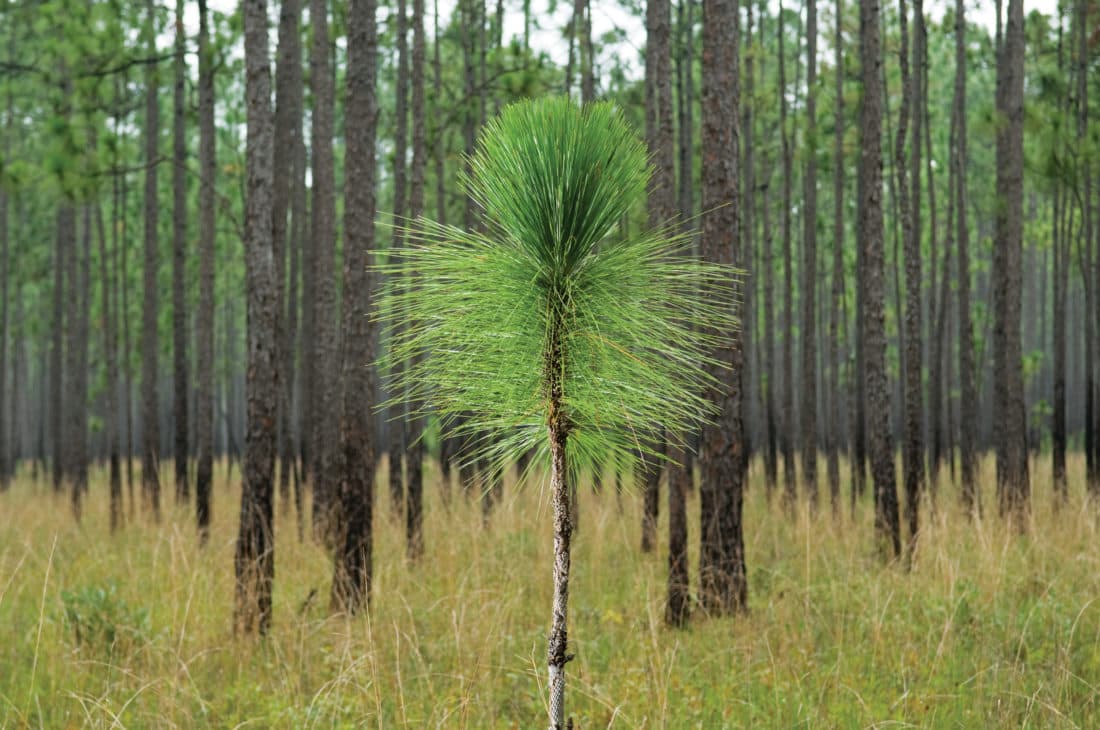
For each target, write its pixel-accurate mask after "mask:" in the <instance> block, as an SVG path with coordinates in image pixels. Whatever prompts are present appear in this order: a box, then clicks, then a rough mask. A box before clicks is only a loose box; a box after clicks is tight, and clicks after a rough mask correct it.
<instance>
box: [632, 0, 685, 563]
mask: <svg viewBox="0 0 1100 730" xmlns="http://www.w3.org/2000/svg"><path fill="white" fill-rule="evenodd" d="M671 41H672V9H671V6H670V4H669V2H668V0H649V1H648V3H647V5H646V54H645V57H646V90H647V93H646V142H647V144H648V146H649V150H650V154H651V155H653V176H652V177H651V178H650V181H649V191H648V193H649V194H648V198H647V202H646V208H647V211H648V217H649V226H650V227H651V228H656V227H658V226H661V225H664V224H665V223H667V222H668V221H670V220H671V219H672V218H673V217H674V216H675V210H676V179H675V174H676V172H675V170H676V168H675V165H676V163H675V152H674V151H673V141H672V140H673V136H672V134H673V132H672V68H671V50H672V49H671ZM651 447H652V448H653V450H654V451H655V452H657V453H661V452H663V451H664V445H663V443H661V439H660V438H658V439H657V441H655V442H654V443H653V444H651ZM661 471H662V469H661V462H660V460H659V458H657V457H654V456H651V455H643V456H642V458H641V461H640V462H639V469H638V475H639V477H640V478H641V482H642V484H643V485H644V487H643V489H644V497H645V499H644V509H643V510H642V551H643V552H649V551H651V550H653V549H654V547H655V546H656V537H657V516H658V512H659V509H660V483H661Z"/></svg>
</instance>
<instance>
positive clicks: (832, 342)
mask: <svg viewBox="0 0 1100 730" xmlns="http://www.w3.org/2000/svg"><path fill="white" fill-rule="evenodd" d="M843 21H844V4H843V0H836V29H835V31H834V34H833V52H834V54H835V56H834V62H833V63H834V66H835V67H836V69H835V70H836V93H835V98H834V99H833V112H834V122H833V285H832V290H831V291H830V294H829V360H828V362H829V370H830V379H829V390H830V393H829V402H830V404H831V408H830V409H829V414H828V420H829V423H830V428H829V436H828V439H827V443H826V448H827V449H828V464H827V467H826V468H827V471H828V475H829V503H830V504H831V505H832V509H833V517H838V516H839V515H840V446H841V438H842V436H841V434H842V429H841V416H840V399H841V393H842V392H843V391H842V390H841V379H840V368H841V352H842V348H841V342H840V300H841V298H842V297H843V296H844V34H843Z"/></svg>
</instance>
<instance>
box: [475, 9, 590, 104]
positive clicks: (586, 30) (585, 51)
mask: <svg viewBox="0 0 1100 730" xmlns="http://www.w3.org/2000/svg"><path fill="white" fill-rule="evenodd" d="M500 1H501V0H497V8H498V10H499V8H500ZM578 1H579V2H583V3H584V21H583V23H582V25H581V103H583V104H588V103H589V102H592V101H595V100H596V56H595V53H594V52H593V49H592V0H578ZM498 45H499V38H498Z"/></svg>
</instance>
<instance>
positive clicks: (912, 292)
mask: <svg viewBox="0 0 1100 730" xmlns="http://www.w3.org/2000/svg"><path fill="white" fill-rule="evenodd" d="M916 2H917V3H918V4H917V5H916V6H915V13H914V14H916V13H919V12H920V10H919V7H920V6H919V2H920V0H916ZM907 14H908V10H907V9H906V3H905V0H898V18H899V21H900V26H901V28H900V38H901V46H900V48H899V51H898V60H899V62H900V65H901V84H902V97H901V109H900V110H899V112H898V128H897V137H895V142H894V164H895V169H896V171H897V181H898V182H897V185H898V208H899V210H900V213H901V228H902V236H903V240H904V245H905V355H904V356H905V372H904V375H905V390H904V396H905V397H904V399H903V403H904V407H905V451H904V456H905V458H904V462H905V512H906V517H907V520H908V523H909V548H910V550H912V548H913V547H914V546H915V545H916V540H917V531H918V529H919V514H920V493H921V484H922V483H923V481H924V449H923V428H922V426H921V411H922V408H921V278H920V277H921V260H920V227H919V223H918V221H919V220H920V139H921V138H920V109H919V106H918V105H916V104H914V97H916V93H914V92H915V91H916V89H917V81H916V77H915V76H914V75H913V74H911V73H910V70H909V27H908V18H907ZM914 52H915V49H914ZM910 124H912V126H911V127H910ZM910 131H911V132H912V138H911V140H910V145H909V159H908V160H907V159H906V156H905V141H906V136H907V135H908V134H909V133H910ZM907 162H908V165H909V167H908V169H906V163H907ZM907 175H911V177H907ZM910 193H911V195H912V197H910Z"/></svg>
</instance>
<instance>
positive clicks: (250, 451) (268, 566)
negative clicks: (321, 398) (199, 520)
mask: <svg viewBox="0 0 1100 730" xmlns="http://www.w3.org/2000/svg"><path fill="white" fill-rule="evenodd" d="M242 9H243V15H244V41H245V97H246V104H247V112H248V136H247V160H246V163H247V167H248V187H247V201H246V211H245V226H246V228H245V270H246V295H247V298H248V368H247V370H246V373H247V376H246V377H247V380H246V388H247V391H248V396H247V398H248V425H247V435H246V439H245V463H244V468H243V476H244V488H243V492H242V494H241V523H240V533H239V534H238V537H237V551H236V560H235V566H236V576H237V592H236V599H237V601H236V611H235V614H234V618H235V621H236V628H237V631H238V632H241V633H253V632H259V633H260V634H266V633H267V630H268V628H269V627H270V625H271V585H272V582H273V580H274V576H275V533H274V523H273V521H272V507H273V504H272V502H273V500H272V497H273V496H274V494H273V489H272V487H273V483H272V482H273V479H272V477H273V476H274V471H275V450H276V445H277V444H276V440H277V439H276V424H275V417H276V402H277V400H278V394H279V377H278V367H277V362H276V361H277V357H278V353H277V347H276V344H275V321H276V311H275V304H276V298H275V289H276V282H275V262H274V256H273V252H272V248H273V247H272V238H271V235H272V232H271V212H272V192H273V182H274V181H273V176H274V173H273V156H274V141H275V140H274V124H273V119H272V111H271V69H270V66H269V59H268V51H267V48H268V45H267V0H245V2H244V3H243V8H242ZM321 10H322V11H323V8H321ZM322 14H323V13H322ZM313 21H314V23H315V28H317V27H318V26H321V25H323V21H322V20H320V18H318V17H317V16H314V17H313ZM315 123H316V121H315ZM314 179H315V181H316V178H314Z"/></svg>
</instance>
